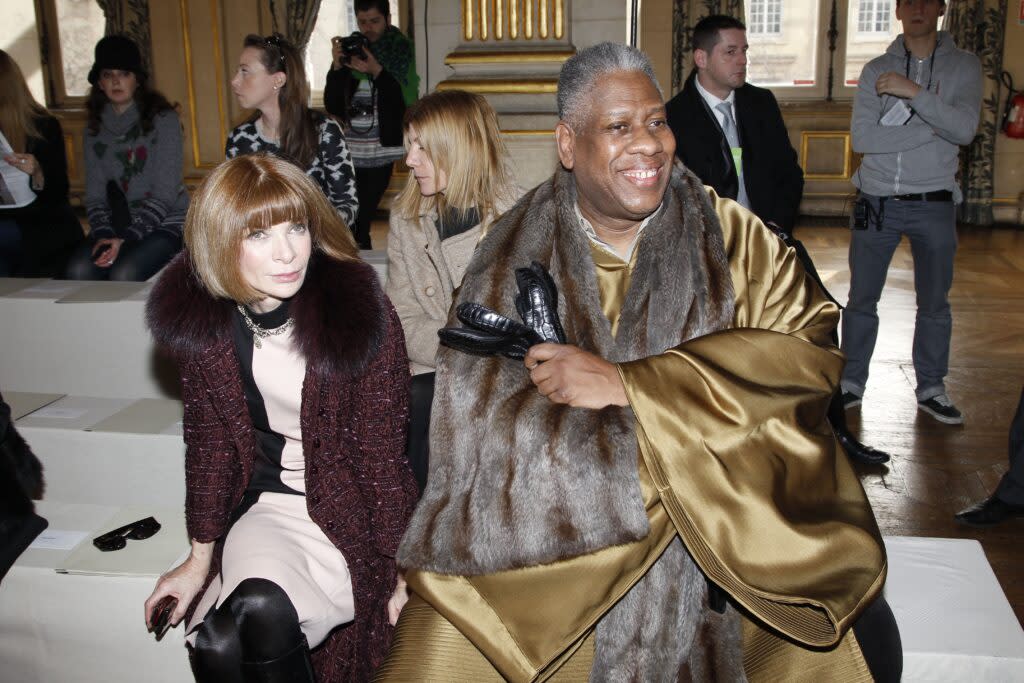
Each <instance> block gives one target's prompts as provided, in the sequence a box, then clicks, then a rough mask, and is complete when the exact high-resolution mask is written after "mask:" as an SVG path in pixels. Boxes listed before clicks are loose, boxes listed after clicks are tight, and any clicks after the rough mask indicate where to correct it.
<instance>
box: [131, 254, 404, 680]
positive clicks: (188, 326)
mask: <svg viewBox="0 0 1024 683" xmlns="http://www.w3.org/2000/svg"><path fill="white" fill-rule="evenodd" d="M234 307H235V305H234V302H231V301H227V300H224V299H215V298H213V297H212V296H210V294H209V293H207V291H206V290H205V289H204V288H203V287H202V285H201V284H200V283H199V281H198V279H197V278H196V277H195V275H194V273H193V271H192V267H191V263H190V261H189V259H188V254H187V253H183V254H181V255H179V256H178V257H177V258H176V259H175V260H174V261H173V262H172V263H171V264H170V265H169V266H168V267H167V269H166V270H165V272H164V274H163V275H162V276H161V278H160V280H159V282H157V284H156V286H155V287H154V288H153V292H152V294H151V296H150V298H149V302H148V304H147V309H146V317H147V323H148V325H149V327H150V329H151V330H152V332H153V335H154V337H155V338H156V340H157V342H158V343H159V344H160V345H161V346H162V347H163V348H165V349H166V350H168V351H169V352H170V353H172V354H173V355H174V357H175V358H176V359H177V361H178V365H179V368H180V371H181V380H182V398H183V401H184V404H185V419H184V432H185V444H186V455H185V481H186V499H185V516H186V522H187V526H188V531H189V534H190V535H191V536H192V538H194V539H196V540H198V541H201V542H208V541H216V540H221V539H223V537H224V535H225V534H226V533H227V530H228V527H229V525H230V519H231V514H232V512H233V511H234V510H235V508H236V507H237V505H238V503H239V501H240V500H241V497H242V494H243V493H244V491H245V487H246V485H247V483H248V481H249V478H250V477H251V476H252V470H253V459H254V456H255V452H256V439H255V436H254V433H253V428H252V421H251V419H250V417H249V412H248V409H247V407H246V402H245V397H244V394H243V390H242V379H241V371H240V367H239V363H238V357H237V354H236V353H235V350H234V346H233V344H232V341H231V332H230V329H231V328H230V325H231V316H232V314H233V313H232V311H233V309H234ZM290 312H291V313H292V316H293V317H294V319H295V328H294V331H293V338H294V339H295V340H296V342H297V344H298V346H299V350H300V352H301V353H302V354H303V356H304V358H305V360H306V377H305V380H304V382H303V386H302V407H301V415H300V424H301V427H302V448H303V452H304V454H305V458H306V500H307V506H308V509H309V515H310V517H311V518H312V519H313V521H314V522H316V523H317V524H318V525H319V526H320V528H321V529H323V531H324V533H325V534H326V535H327V537H328V538H329V539H331V541H332V542H333V543H334V544H335V545H336V546H337V547H338V548H339V549H340V550H341V552H342V553H343V554H344V555H345V559H346V560H347V561H348V566H349V569H350V571H351V574H352V590H353V592H354V596H355V612H356V613H355V621H354V622H352V623H350V624H347V625H345V626H342V627H339V628H338V629H336V630H335V631H334V632H332V634H331V635H330V636H329V637H328V639H327V641H326V642H325V644H324V645H323V646H321V647H318V648H317V649H316V650H315V651H314V652H313V664H314V668H315V669H316V673H317V679H318V680H320V681H363V680H369V678H370V677H371V675H372V673H373V670H374V669H375V668H376V666H377V665H378V664H379V663H380V662H381V660H382V659H383V657H384V655H385V654H386V653H387V649H388V646H389V644H390V639H391V632H392V628H391V627H390V626H389V624H388V621H387V614H386V606H387V601H388V598H389V597H390V595H391V592H392V590H393V589H394V585H395V561H394V556H395V552H396V550H397V547H398V542H399V540H400V539H401V537H402V533H403V532H404V531H405V526H406V523H407V522H408V520H409V517H410V515H411V514H412V511H413V507H414V506H415V504H416V496H417V493H416V491H417V489H416V483H415V481H414V479H413V476H412V473H411V471H410V470H409V466H408V463H407V461H406V459H405V438H406V429H407V422H408V400H409V369H408V368H409V366H408V360H407V358H406V352H405V342H404V338H403V336H402V327H401V324H400V323H399V320H398V316H397V315H396V314H395V311H394V309H393V308H392V306H391V303H390V302H389V301H388V299H387V297H386V296H385V295H384V293H383V291H382V290H381V287H380V284H379V283H378V281H377V276H376V273H375V272H374V270H373V268H372V267H371V266H369V265H367V264H366V263H364V262H362V261H338V260H335V259H331V258H329V257H327V256H325V255H323V254H316V255H314V257H313V260H312V261H311V263H310V268H309V271H308V273H307V277H306V281H305V283H304V284H303V287H302V289H301V290H300V291H299V293H298V294H297V295H296V296H295V299H294V300H293V301H292V304H291V309H290ZM218 554H219V549H218ZM216 571H219V559H218V561H215V562H214V566H213V568H212V569H211V575H210V577H208V579H207V581H208V582H209V580H210V579H212V578H213V576H214V573H215V572H216ZM197 600H198V598H197ZM195 604H196V603H193V606H192V609H194V607H195Z"/></svg>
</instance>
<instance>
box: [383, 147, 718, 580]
mask: <svg viewBox="0 0 1024 683" xmlns="http://www.w3.org/2000/svg"><path fill="white" fill-rule="evenodd" d="M575 204H576V187H575V179H574V177H573V175H572V174H571V173H568V172H566V171H563V170H559V171H557V172H556V173H555V176H554V177H553V178H552V180H550V181H548V182H545V183H543V184H542V185H540V186H538V187H537V188H535V189H534V190H532V191H531V192H529V193H528V194H527V195H526V196H525V197H523V198H522V199H521V200H520V201H519V202H518V203H517V204H516V205H515V206H514V207H512V209H510V210H509V211H508V212H507V213H506V214H505V215H504V216H503V217H502V218H501V219H500V220H499V221H498V222H497V223H495V224H494V226H492V228H491V230H490V232H489V233H488V235H487V237H486V238H485V239H484V240H483V242H481V244H480V246H479V248H478V249H477V251H476V254H475V256H474V258H473V261H472V262H471V263H470V265H469V268H468V270H467V272H466V276H465V278H464V280H463V284H462V288H461V290H460V292H459V296H458V301H459V302H462V301H476V302H480V303H483V304H484V305H486V306H489V307H491V308H493V309H495V310H497V311H499V312H501V313H504V314H505V315H508V316H510V317H518V316H517V314H516V312H515V308H514V305H513V298H514V295H515V292H516V285H515V278H514V270H515V268H517V267H520V266H525V265H528V264H529V263H530V262H531V261H534V260H536V261H539V262H540V263H542V264H544V265H545V266H546V267H547V268H548V270H549V271H550V273H551V276H552V277H553V278H554V280H555V282H556V283H557V285H558V289H559V306H558V310H559V314H560V315H561V318H562V322H563V325H564V327H565V331H566V335H567V338H568V340H569V342H570V343H572V344H576V345H577V346H579V347H581V348H583V349H585V350H587V351H591V352H594V353H596V354H598V355H600V356H602V357H603V358H606V359H608V360H611V361H613V362H621V361H627V360H633V359H637V358H643V357H646V356H650V355H654V354H659V353H662V352H664V351H665V350H667V349H669V348H672V347H674V346H677V345H679V344H680V343H682V342H684V341H686V340H688V339H692V338H695V337H699V336H702V335H706V334H709V333H712V332H715V331H717V330H721V329H724V328H726V327H727V326H728V325H729V324H730V322H731V320H732V317H733V299H734V293H733V287H732V281H731V278H730V273H729V265H728V262H727V258H726V254H725V248H724V244H723V238H722V232H721V226H720V224H719V222H718V217H717V215H716V214H715V212H714V209H713V208H712V206H711V203H710V201H709V199H708V197H707V193H706V191H705V189H704V186H703V185H702V184H701V183H700V181H699V180H698V179H697V178H696V176H694V175H693V174H691V173H690V172H689V171H686V170H685V169H683V168H682V167H681V166H680V167H677V168H676V169H675V170H674V172H673V177H672V180H671V184H670V187H669V190H668V192H666V196H665V200H664V202H663V204H662V207H661V209H660V210H659V212H658V214H657V215H656V216H655V217H654V219H652V221H651V223H650V224H648V226H647V227H646V228H645V229H644V231H643V233H642V234H641V236H640V241H639V244H638V245H637V249H638V250H639V251H638V253H637V262H636V267H635V270H634V272H633V277H632V283H631V285H630V289H629V291H628V293H627V294H626V298H625V301H624V303H623V308H622V312H621V315H620V319H619V328H618V334H617V336H616V337H612V334H611V325H610V323H609V322H608V319H607V318H606V317H605V316H604V314H603V312H602V310H601V303H600V296H599V293H598V287H597V276H596V274H595V269H594V263H593V259H592V257H591V255H590V244H589V241H588V238H587V236H586V234H585V233H584V231H583V229H582V227H581V226H580V225H579V221H578V219H577V218H576V215H575V210H574V207H575ZM634 422H635V418H634V417H633V414H632V410H631V409H629V408H618V407H608V408H605V409H603V410H588V409H582V408H570V407H567V406H564V405H556V404H554V403H551V402H550V401H548V400H547V399H546V398H544V397H542V396H540V395H539V394H538V393H537V391H536V389H535V388H534V386H533V384H532V383H531V382H530V378H529V375H528V373H527V372H526V369H525V367H524V366H523V364H522V363H519V362H515V361H511V360H508V359H506V358H498V357H492V358H480V357H477V356H471V355H467V354H464V353H461V352H457V351H453V350H451V349H447V348H444V347H442V349H441V351H440V352H439V354H438V364H437V390H436V394H435V398H434V408H433V417H432V421H431V430H430V434H431V438H430V442H431V447H430V452H431V463H430V477H429V484H428V486H427V490H426V492H425V493H424V495H423V498H422V500H421V501H420V504H419V507H418V508H417V509H416V513H415V515H414V516H413V519H412V522H411V523H410V526H409V529H408V531H407V533H406V535H405V538H404V540H403V542H402V545H401V547H400V549H399V555H398V560H399V564H400V565H402V566H405V567H414V568H417V569H422V570H426V571H431V572H434V573H440V574H457V575H476V574H487V573H492V572H496V571H502V570H507V569H514V568H518V567H525V566H531V565H538V564H545V563H549V562H553V561H556V560H560V559H565V558H569V557H574V556H578V555H582V554H585V553H589V552H593V551H595V550H599V549H601V548H605V547H609V546H612V545H617V544H621V543H626V542H630V541H634V540H637V539H640V538H643V537H644V536H645V535H646V534H647V533H648V531H649V527H648V523H647V516H646V513H645V511H644V507H643V501H642V499H641V493H640V485H639V479H638V475H637V458H638V450H637V448H638V447H637V439H636V434H635V431H634Z"/></svg>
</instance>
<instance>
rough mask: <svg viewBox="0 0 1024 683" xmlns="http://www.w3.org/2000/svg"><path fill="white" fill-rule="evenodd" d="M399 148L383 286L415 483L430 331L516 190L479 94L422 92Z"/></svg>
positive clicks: (421, 456)
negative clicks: (395, 320)
mask: <svg viewBox="0 0 1024 683" xmlns="http://www.w3.org/2000/svg"><path fill="white" fill-rule="evenodd" d="M405 148H406V150H407V153H406V157H405V163H406V164H407V165H408V166H409V171H410V174H409V179H408V181H407V182H406V185H405V188H404V189H403V190H402V193H401V194H400V195H399V196H398V198H397V199H396V200H395V203H394V206H392V209H391V226H390V231H389V233H388V283H387V291H388V296H389V297H391V300H392V301H393V302H394V304H395V309H396V310H397V311H398V316H399V317H400V318H401V320H402V328H403V329H404V330H405V343H406V348H407V349H408V352H409V360H410V367H411V370H412V372H413V374H414V375H416V376H415V377H414V378H413V385H412V404H411V416H410V419H411V422H410V426H409V462H410V463H411V464H412V467H413V471H414V472H415V473H416V476H417V480H418V481H419V484H420V486H421V488H422V487H423V485H424V484H425V482H426V470H427V456H428V454H427V445H428V439H427V429H428V427H429V425H430V404H431V400H432V398H433V378H434V375H433V370H434V357H435V356H436V355H437V348H438V337H437V331H438V330H439V329H441V328H442V327H444V325H445V323H446V322H447V320H448V309H450V308H451V305H452V292H454V291H455V289H456V288H457V287H458V286H459V284H461V282H462V276H463V274H464V273H465V272H466V267H467V266H468V265H469V260H470V259H471V258H472V257H473V252H474V250H475V249H476V245H477V243H478V242H479V241H480V239H481V238H482V237H483V235H484V233H486V231H487V228H488V227H489V226H490V224H491V223H493V222H494V220H495V219H497V218H498V216H500V215H501V214H502V213H503V212H504V211H505V210H506V209H508V208H509V207H510V206H512V204H514V203H515V200H516V198H517V197H518V196H519V194H520V191H519V188H518V187H517V186H516V185H515V183H514V181H513V180H512V177H511V174H510V172H509V159H508V153H507V152H506V150H505V145H504V143H503V142H502V140H501V135H500V132H499V128H498V117H497V115H496V114H495V113H494V110H493V109H492V108H491V105H489V104H488V103H487V100H485V99H484V98H483V97H482V96H481V95H477V94H473V93H468V92H464V91H462V90H446V91H442V92H436V93H432V94H430V95H426V96H425V97H423V99H421V100H420V101H419V102H417V103H416V104H414V105H413V106H412V107H411V108H410V109H409V111H408V113H407V115H406V120H405Z"/></svg>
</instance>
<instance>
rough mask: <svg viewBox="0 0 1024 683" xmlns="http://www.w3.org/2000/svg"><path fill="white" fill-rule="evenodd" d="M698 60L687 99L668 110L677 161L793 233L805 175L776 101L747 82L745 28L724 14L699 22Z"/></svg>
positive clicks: (687, 86) (678, 99) (767, 220)
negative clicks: (674, 139) (679, 160)
mask: <svg viewBox="0 0 1024 683" xmlns="http://www.w3.org/2000/svg"><path fill="white" fill-rule="evenodd" d="M693 61H694V64H695V67H696V68H694V70H693V71H692V72H691V73H690V77H689V78H687V79H686V83H685V84H684V85H683V90H682V92H680V93H679V94H678V95H676V96H675V97H673V98H672V99H671V100H669V102H668V104H667V105H666V109H667V112H668V125H669V126H670V127H671V128H672V130H673V132H674V133H675V136H676V155H677V156H678V157H679V158H680V159H682V160H683V163H684V164H686V166H687V168H689V169H690V170H691V171H693V172H694V173H696V174H697V175H698V176H699V177H700V178H701V180H703V181H704V182H705V183H707V184H708V185H711V186H712V187H714V188H715V191H716V192H718V194H719V195H720V196H723V197H729V198H730V199H735V200H737V201H738V202H739V203H740V204H742V205H743V206H745V207H746V208H748V209H750V210H751V211H753V212H754V213H755V214H757V216H758V217H759V218H760V219H761V220H762V221H764V222H765V223H769V224H774V226H775V227H777V228H780V229H781V230H782V231H783V232H786V233H787V234H788V233H790V232H791V231H792V229H793V224H794V223H795V222H796V217H797V211H798V209H799V206H800V197H801V195H802V194H803V189H804V174H803V171H802V170H801V168H800V165H799V163H797V156H796V152H795V151H794V150H793V147H792V145H790V143H789V134H788V133H787V132H786V124H785V123H784V122H783V120H782V112H781V111H779V105H778V103H777V102H776V101H775V96H774V95H772V93H771V91H770V90H765V89H764V88H758V87H756V86H753V85H750V84H749V83H747V29H746V27H745V26H744V25H743V22H741V21H739V20H738V19H735V18H733V17H727V16H723V15H713V16H710V17H705V18H704V19H702V20H701V21H699V22H698V23H697V26H696V27H694V29H693ZM727 133H729V134H727ZM732 135H735V139H733V140H730V137H732Z"/></svg>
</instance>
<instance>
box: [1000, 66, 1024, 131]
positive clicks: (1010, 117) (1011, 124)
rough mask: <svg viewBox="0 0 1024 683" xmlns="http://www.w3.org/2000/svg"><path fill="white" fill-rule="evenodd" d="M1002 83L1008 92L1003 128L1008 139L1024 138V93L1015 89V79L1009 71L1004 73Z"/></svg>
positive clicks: (1004, 108)
mask: <svg viewBox="0 0 1024 683" xmlns="http://www.w3.org/2000/svg"><path fill="white" fill-rule="evenodd" d="M1002 81H1003V85H1005V86H1006V89H1007V91H1008V92H1007V94H1006V105H1004V106H1003V124H1002V126H1001V128H1002V130H1003V132H1004V133H1006V137H1008V138H1024V92H1018V91H1016V90H1014V89H1013V77H1012V76H1011V75H1010V72H1009V71H1004V72H1003V74H1002Z"/></svg>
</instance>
